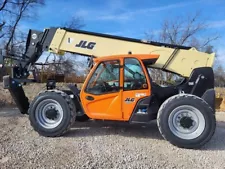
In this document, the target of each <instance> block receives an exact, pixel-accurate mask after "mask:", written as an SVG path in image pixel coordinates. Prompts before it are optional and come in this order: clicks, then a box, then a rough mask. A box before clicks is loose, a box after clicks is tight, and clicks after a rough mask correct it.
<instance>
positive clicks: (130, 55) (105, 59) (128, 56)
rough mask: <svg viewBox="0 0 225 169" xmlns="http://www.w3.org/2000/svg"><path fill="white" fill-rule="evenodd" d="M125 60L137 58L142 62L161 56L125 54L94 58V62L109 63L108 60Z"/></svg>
mask: <svg viewBox="0 0 225 169" xmlns="http://www.w3.org/2000/svg"><path fill="white" fill-rule="evenodd" d="M123 58H137V59H140V60H152V59H153V60H157V59H158V58H159V55H156V54H125V55H112V56H103V57H97V58H94V62H100V61H107V60H114V59H115V60H116V59H123Z"/></svg>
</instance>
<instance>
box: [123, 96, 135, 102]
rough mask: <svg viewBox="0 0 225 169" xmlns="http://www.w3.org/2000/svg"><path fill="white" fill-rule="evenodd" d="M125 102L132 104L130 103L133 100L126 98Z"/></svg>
mask: <svg viewBox="0 0 225 169" xmlns="http://www.w3.org/2000/svg"><path fill="white" fill-rule="evenodd" d="M125 102H126V103H132V102H134V98H130V97H128V98H126V99H125Z"/></svg>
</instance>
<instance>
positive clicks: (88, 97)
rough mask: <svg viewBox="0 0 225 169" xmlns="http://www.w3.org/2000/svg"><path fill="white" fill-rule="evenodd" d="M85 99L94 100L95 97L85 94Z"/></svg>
mask: <svg viewBox="0 0 225 169" xmlns="http://www.w3.org/2000/svg"><path fill="white" fill-rule="evenodd" d="M85 98H86V99H87V100H94V99H95V98H94V97H92V96H86V97H85Z"/></svg>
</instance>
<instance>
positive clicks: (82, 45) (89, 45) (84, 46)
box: [76, 40, 96, 50]
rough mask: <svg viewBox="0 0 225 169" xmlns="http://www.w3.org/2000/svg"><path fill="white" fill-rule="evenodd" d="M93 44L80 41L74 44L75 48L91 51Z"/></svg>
mask: <svg viewBox="0 0 225 169" xmlns="http://www.w3.org/2000/svg"><path fill="white" fill-rule="evenodd" d="M95 44H96V43H95V42H87V41H84V40H81V41H80V43H78V44H76V47H78V48H85V49H91V50H92V49H93V48H94V47H95Z"/></svg>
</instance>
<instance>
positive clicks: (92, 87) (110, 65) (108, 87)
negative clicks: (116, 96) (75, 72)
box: [85, 60, 120, 95]
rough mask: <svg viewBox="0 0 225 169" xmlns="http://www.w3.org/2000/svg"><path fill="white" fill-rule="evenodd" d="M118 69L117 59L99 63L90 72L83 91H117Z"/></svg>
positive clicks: (97, 92) (95, 92) (102, 92)
mask: <svg viewBox="0 0 225 169" xmlns="http://www.w3.org/2000/svg"><path fill="white" fill-rule="evenodd" d="M119 70H120V63H119V61H118V60H113V61H105V62H102V63H100V64H99V65H98V67H97V69H96V70H95V72H94V73H93V74H92V77H91V78H90V80H89V82H88V85H87V87H86V90H85V91H86V92H87V93H90V94H96V95H100V94H105V93H113V92H119V90H120V87H119V86H120V84H119V78H120V74H119V72H120V71H119Z"/></svg>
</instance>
